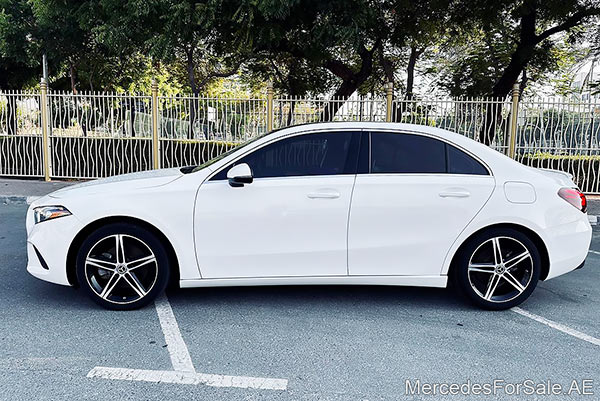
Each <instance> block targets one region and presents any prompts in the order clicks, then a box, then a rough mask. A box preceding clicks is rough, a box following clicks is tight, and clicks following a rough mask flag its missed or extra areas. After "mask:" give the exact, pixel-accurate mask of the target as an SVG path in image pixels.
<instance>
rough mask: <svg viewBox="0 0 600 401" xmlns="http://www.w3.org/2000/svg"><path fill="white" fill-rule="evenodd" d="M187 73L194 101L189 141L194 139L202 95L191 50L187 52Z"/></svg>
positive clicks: (191, 107)
mask: <svg viewBox="0 0 600 401" xmlns="http://www.w3.org/2000/svg"><path fill="white" fill-rule="evenodd" d="M187 73H188V79H189V83H190V88H191V89H192V100H191V102H190V128H189V131H188V139H193V138H194V124H195V123H196V114H197V110H198V106H199V101H198V96H199V94H200V89H199V88H198V83H197V81H196V74H195V72H194V53H193V50H189V51H188V52H187Z"/></svg>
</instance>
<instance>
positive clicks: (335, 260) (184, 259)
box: [26, 122, 592, 310]
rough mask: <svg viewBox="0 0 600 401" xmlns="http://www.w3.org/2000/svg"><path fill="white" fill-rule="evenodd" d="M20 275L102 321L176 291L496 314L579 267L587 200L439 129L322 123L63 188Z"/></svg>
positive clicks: (37, 211) (33, 212)
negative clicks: (437, 302)
mask: <svg viewBox="0 0 600 401" xmlns="http://www.w3.org/2000/svg"><path fill="white" fill-rule="evenodd" d="M26 225H27V234H28V239H27V251H28V258H29V262H28V266H27V270H28V271H29V272H30V273H31V274H33V275H34V276H35V277H38V278H40V279H42V280H46V281H50V282H53V283H57V284H62V285H67V286H77V287H80V288H81V290H83V291H85V292H86V293H87V294H88V295H89V296H90V297H91V298H92V299H93V300H94V301H96V302H97V303H98V304H100V305H102V306H104V307H107V308H112V309H133V308H139V307H141V306H143V305H145V304H147V303H148V302H150V301H152V300H153V299H154V298H155V297H156V296H157V295H159V294H160V293H162V292H163V291H164V290H165V288H166V286H167V285H168V284H169V283H175V284H178V285H179V286H180V287H213V286H249V285H260V286H264V285H287V284H293V285H299V284H310V285H315V284H328V285H346V284H351V285H357V284H358V285H391V286H424V287H446V286H447V285H448V284H449V283H454V285H455V286H456V288H457V289H458V290H459V292H461V293H462V294H464V295H465V296H466V298H467V299H469V300H471V301H472V302H474V303H475V304H476V305H478V306H480V307H483V308H487V309H496V310H497V309H506V308H510V307H513V306H515V305H518V304H520V303H521V302H523V301H524V300H525V299H527V297H529V296H530V294H531V293H532V291H533V290H534V289H535V287H536V284H537V283H538V280H548V279H552V278H555V277H557V276H560V275H561V274H564V273H567V272H570V271H572V270H574V269H576V268H578V267H580V266H581V265H582V264H583V263H584V261H585V258H586V256H587V253H588V249H589V245H590V240H591V232H592V231H591V227H590V224H589V222H588V219H587V215H586V199H585V196H584V195H583V194H582V193H581V192H580V191H579V190H578V189H577V186H576V185H575V183H574V182H573V180H572V177H571V176H569V175H568V174H566V173H563V172H560V171H550V170H541V169H534V168H530V167H526V166H524V165H522V164H520V163H518V162H516V161H514V160H512V159H510V158H508V157H506V156H504V155H503V154H501V153H499V152H497V151H495V150H493V149H491V148H490V147H488V146H485V145H483V144H480V143H477V142H475V141H473V140H471V139H468V138H466V137H464V136H462V135H459V134H456V133H452V132H449V131H445V130H442V129H437V128H432V127H425V126H419V125H408V124H395V123H358V122H340V123H319V124H307V125H300V126H294V127H290V128H285V129H281V130H278V131H274V132H271V133H269V134H267V135H263V136H260V137H257V138H256V139H254V140H252V141H249V142H246V143H245V144H242V145H239V146H237V147H235V148H234V149H232V150H231V151H229V152H227V153H224V154H222V155H220V156H219V157H217V158H215V159H213V160H210V161H209V162H207V163H205V164H203V165H199V166H195V167H184V168H170V169H160V170H153V171H145V172H140V173H133V174H126V175H121V176H115V177H110V178H106V179H100V180H96V181H90V182H85V183H82V184H78V185H73V186H71V187H67V188H64V189H61V190H58V191H56V192H53V193H51V194H49V195H47V196H44V197H42V198H40V199H38V200H36V201H34V202H33V203H32V204H31V206H30V208H29V211H28V213H27V223H26Z"/></svg>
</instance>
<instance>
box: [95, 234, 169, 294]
mask: <svg viewBox="0 0 600 401" xmlns="http://www.w3.org/2000/svg"><path fill="white" fill-rule="evenodd" d="M85 277H86V279H87V282H88V284H89V286H90V288H91V289H92V290H93V291H94V292H95V293H96V295H98V296H99V297H100V298H101V299H103V300H105V301H108V302H111V303H114V304H121V305H123V304H129V303H132V302H136V301H138V300H140V299H142V298H144V297H145V296H146V295H147V294H148V293H149V292H150V291H151V290H152V288H153V287H154V285H155V284H156V281H157V277H158V262H157V259H156V256H155V255H154V252H152V249H150V247H149V246H148V245H147V244H146V243H145V242H144V241H142V240H141V239H139V238H136V237H134V236H132V235H127V234H114V235H109V236H106V237H104V238H102V239H101V240H99V241H98V242H96V243H95V244H94V245H93V246H92V247H91V249H90V251H89V252H88V254H87V256H86V258H85Z"/></svg>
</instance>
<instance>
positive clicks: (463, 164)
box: [446, 145, 488, 175]
mask: <svg viewBox="0 0 600 401" xmlns="http://www.w3.org/2000/svg"><path fill="white" fill-rule="evenodd" d="M446 157H447V158H448V173H450V174H474V175H488V171H487V169H486V168H485V167H483V165H482V164H481V163H479V162H478V161H477V160H475V159H473V158H472V157H471V156H469V155H468V154H466V153H465V152H463V151H462V150H459V149H457V148H455V147H454V146H452V145H446Z"/></svg>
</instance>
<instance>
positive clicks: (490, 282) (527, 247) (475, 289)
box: [451, 228, 542, 310]
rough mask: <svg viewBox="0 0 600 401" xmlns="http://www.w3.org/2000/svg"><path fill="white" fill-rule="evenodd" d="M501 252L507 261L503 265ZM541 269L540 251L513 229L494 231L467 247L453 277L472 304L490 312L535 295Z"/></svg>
mask: <svg viewBox="0 0 600 401" xmlns="http://www.w3.org/2000/svg"><path fill="white" fill-rule="evenodd" d="M498 243H499V244H500V245H499V246H498ZM498 248H499V249H500V252H501V254H502V259H503V261H502V262H500V263H497V261H498V259H499V253H496V249H498ZM527 253H528V254H527ZM528 255H529V256H528ZM541 267H542V260H541V257H540V253H539V250H538V249H537V247H536V246H535V244H534V243H533V241H531V239H529V237H528V236H527V235H525V234H523V233H522V232H520V231H517V230H514V229H511V228H492V229H489V230H486V231H484V232H481V233H479V234H477V235H475V236H474V237H472V238H470V239H469V240H468V241H467V242H466V243H465V244H464V246H463V247H462V248H461V250H460V252H459V254H458V255H457V256H456V258H455V260H454V262H453V265H452V272H451V273H452V276H453V277H452V279H453V281H454V283H455V285H456V288H457V289H458V290H459V292H460V293H462V294H463V295H464V296H466V298H468V299H469V300H470V301H471V302H472V303H474V304H475V305H477V306H479V307H481V308H484V309H488V310H504V309H509V308H512V307H513V306H517V305H519V304H521V303H522V302H523V301H525V300H526V299H527V298H528V297H529V296H530V295H531V293H532V292H533V290H534V289H535V287H536V286H537V282H538V280H539V278H540V272H541Z"/></svg>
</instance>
